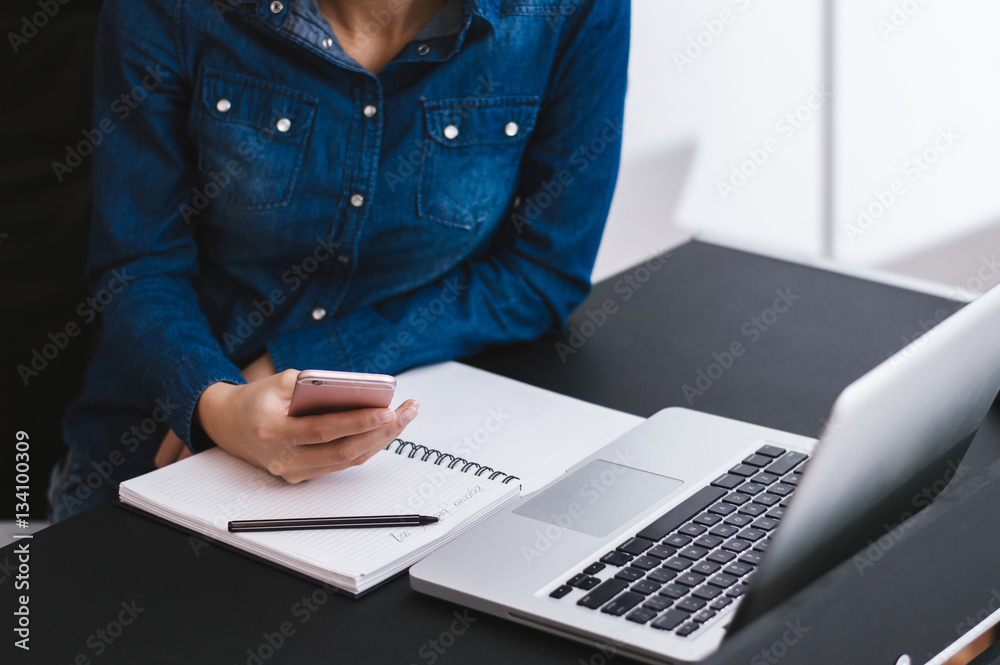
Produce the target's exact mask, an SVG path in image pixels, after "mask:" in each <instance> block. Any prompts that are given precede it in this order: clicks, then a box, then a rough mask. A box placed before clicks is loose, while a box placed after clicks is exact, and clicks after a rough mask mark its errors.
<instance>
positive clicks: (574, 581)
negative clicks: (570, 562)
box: [566, 573, 587, 586]
mask: <svg viewBox="0 0 1000 665" xmlns="http://www.w3.org/2000/svg"><path fill="white" fill-rule="evenodd" d="M585 579H587V576H586V575H584V574H583V573H577V574H576V575H574V576H573V577H571V578H569V579H568V580H566V584H568V585H569V586H576V585H577V583H578V582H580V581H582V580H585Z"/></svg>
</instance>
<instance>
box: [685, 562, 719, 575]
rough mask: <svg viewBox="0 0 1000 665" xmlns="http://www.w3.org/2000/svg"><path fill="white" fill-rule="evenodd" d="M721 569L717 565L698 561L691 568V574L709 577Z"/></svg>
mask: <svg viewBox="0 0 1000 665" xmlns="http://www.w3.org/2000/svg"><path fill="white" fill-rule="evenodd" d="M721 567H722V566H720V565H719V564H717V563H713V562H711V561H700V562H698V563H696V564H694V565H693V566H691V572H692V573H698V574H699V575H711V574H712V573H714V572H715V571H717V570H718V569H719V568H721Z"/></svg>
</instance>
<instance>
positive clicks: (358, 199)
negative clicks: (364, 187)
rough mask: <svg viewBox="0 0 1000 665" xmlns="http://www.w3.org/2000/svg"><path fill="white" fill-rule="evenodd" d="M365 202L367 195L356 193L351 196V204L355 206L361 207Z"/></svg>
mask: <svg viewBox="0 0 1000 665" xmlns="http://www.w3.org/2000/svg"><path fill="white" fill-rule="evenodd" d="M364 204H365V197H363V196H361V195H360V194H355V195H354V196H352V197H351V205H352V206H354V207H355V208H360V207H361V206H363V205H364Z"/></svg>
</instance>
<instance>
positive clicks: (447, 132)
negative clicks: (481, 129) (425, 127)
mask: <svg viewBox="0 0 1000 665" xmlns="http://www.w3.org/2000/svg"><path fill="white" fill-rule="evenodd" d="M456 136H458V127H456V126H455V125H448V126H447V127H445V128H444V137H445V138H446V139H453V138H455V137H456Z"/></svg>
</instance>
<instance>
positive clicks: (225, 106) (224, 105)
mask: <svg viewBox="0 0 1000 665" xmlns="http://www.w3.org/2000/svg"><path fill="white" fill-rule="evenodd" d="M215 108H216V109H217V110H218V111H219V113H225V112H226V111H228V110H229V109H231V108H233V105H232V103H231V102H230V101H229V100H228V99H226V98H225V97H223V98H222V99H220V100H219V101H217V102H215Z"/></svg>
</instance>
